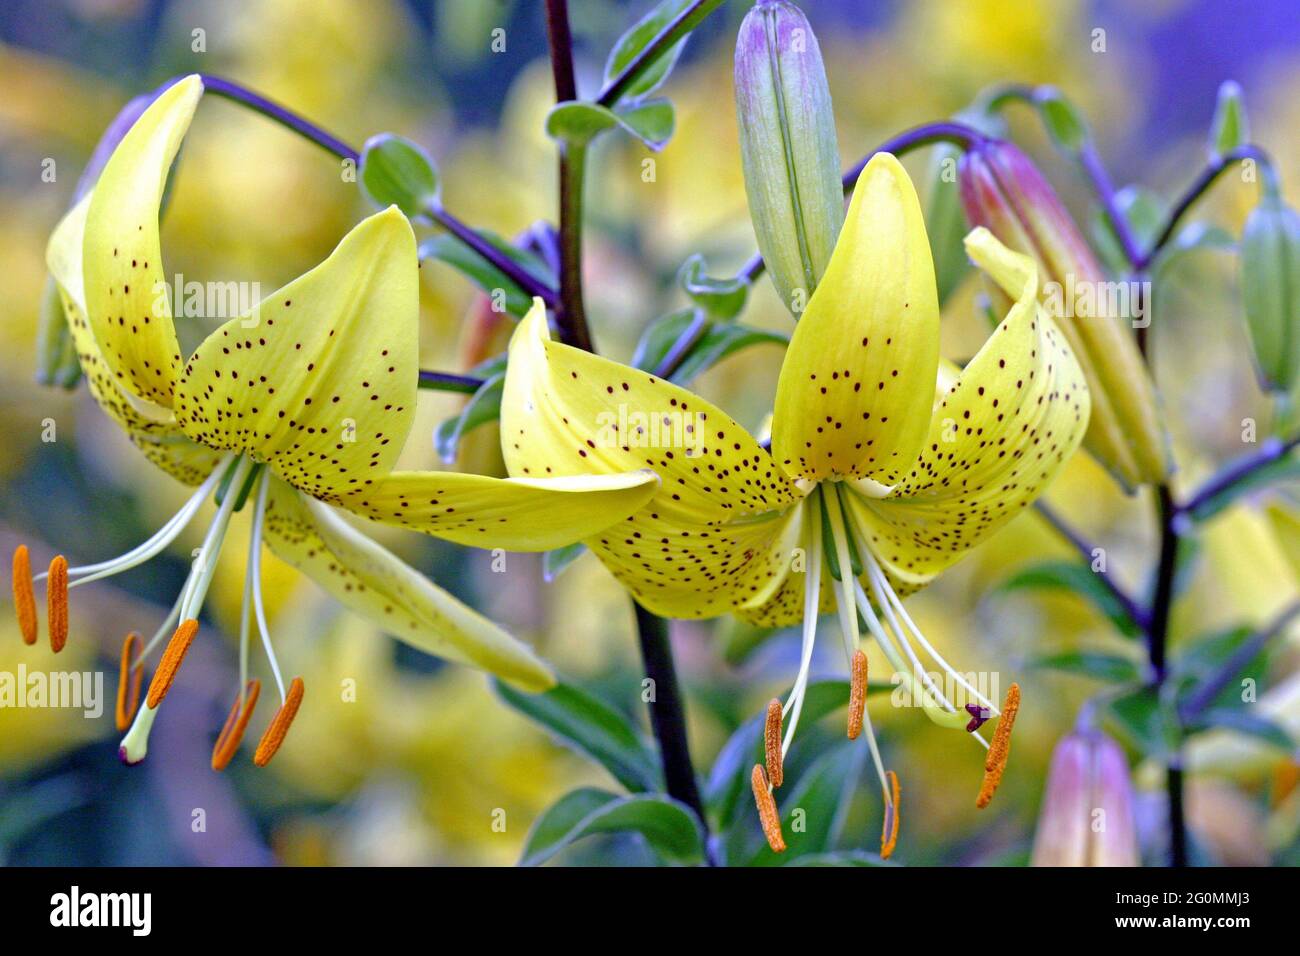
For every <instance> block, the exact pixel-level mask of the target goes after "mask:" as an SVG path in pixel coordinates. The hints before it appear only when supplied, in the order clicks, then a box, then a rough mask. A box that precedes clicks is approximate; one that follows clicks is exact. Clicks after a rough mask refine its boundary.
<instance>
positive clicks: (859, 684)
mask: <svg viewBox="0 0 1300 956" xmlns="http://www.w3.org/2000/svg"><path fill="white" fill-rule="evenodd" d="M852 671H853V677H852V682H851V683H850V685H849V740H857V739H858V735H859V734H861V733H862V710H863V708H865V707H866V706H867V655H866V654H864V653H862V651H856V652H854V654H853V667H852Z"/></svg>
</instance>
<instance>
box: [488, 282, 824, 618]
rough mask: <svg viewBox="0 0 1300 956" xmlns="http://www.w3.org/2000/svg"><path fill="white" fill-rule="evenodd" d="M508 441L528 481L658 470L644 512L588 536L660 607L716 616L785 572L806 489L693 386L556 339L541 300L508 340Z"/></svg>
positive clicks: (516, 467)
mask: <svg viewBox="0 0 1300 956" xmlns="http://www.w3.org/2000/svg"><path fill="white" fill-rule="evenodd" d="M501 445H502V451H503V452H504V455H505V460H506V465H507V467H508V468H509V469H510V473H511V474H512V475H515V476H520V477H549V476H556V475H573V474H583V473H586V474H622V473H625V472H628V471H631V470H633V469H639V468H650V469H651V470H653V471H654V472H656V473H657V474H658V475H659V478H660V482H661V484H660V486H659V488H658V489H657V490H656V492H655V494H654V495H653V497H651V499H650V500H649V501H648V502H647V503H646V504H645V505H643V506H642V507H641V508H640V510H638V511H637V512H636V513H635V514H633V515H632V516H631V517H630V518H629V519H628V520H627V521H624V522H622V523H620V524H617V525H614V526H613V527H611V528H609V529H607V530H605V531H604V532H602V533H600V534H598V535H594V536H592V537H590V538H588V539H587V544H588V546H590V547H591V549H592V550H593V551H594V552H595V553H596V554H597V555H598V556H599V557H600V558H601V559H602V560H603V561H604V562H605V564H606V566H607V567H609V568H610V570H611V571H613V573H614V575H615V576H616V577H617V578H618V579H619V580H620V581H621V582H622V583H623V584H624V586H626V587H627V588H628V589H629V590H630V591H631V592H632V594H633V596H635V597H636V598H637V600H639V601H641V602H642V603H643V604H644V605H645V606H646V607H648V608H649V609H650V610H652V611H655V612H657V613H660V614H667V615H672V616H675V617H691V618H696V617H712V616H714V615H717V614H720V613H723V612H725V611H728V610H730V609H732V608H735V607H739V606H742V605H744V604H746V603H748V602H751V601H756V600H760V599H763V598H765V597H767V596H768V595H769V594H770V593H771V591H772V590H774V589H775V588H776V587H777V586H779V584H780V582H781V581H782V580H784V577H785V575H786V569H787V568H788V566H789V563H790V556H789V555H788V554H783V553H782V551H781V542H783V541H785V540H786V533H787V531H788V529H789V527H790V522H791V520H794V519H792V518H790V517H789V515H788V514H787V512H789V511H790V509H791V506H792V505H793V504H795V503H796V502H797V501H799V500H800V499H801V498H802V493H801V492H800V491H799V490H798V489H797V488H796V487H795V486H794V484H793V483H792V482H791V481H790V480H789V479H788V478H786V476H785V475H784V474H782V472H781V469H780V468H778V467H777V466H776V463H775V462H773V461H772V458H771V456H770V455H769V454H768V453H767V451H766V450H764V449H763V448H762V446H760V445H759V444H758V442H757V441H755V440H754V438H753V437H752V436H751V435H750V434H749V433H748V432H747V431H746V430H745V429H744V428H743V427H741V426H740V425H739V424H737V423H736V422H735V421H734V420H733V419H732V418H731V417H730V416H729V415H727V414H726V413H725V412H723V411H722V410H721V409H719V408H717V407H715V406H713V405H711V404H710V403H708V402H706V401H704V400H703V399H701V398H699V397H697V396H696V395H693V394H692V393H690V392H688V391H686V390H685V389H683V388H679V387H678V386H676V385H672V384H670V383H668V382H665V381H663V380H662V379H659V378H656V377H655V376H652V375H647V374H646V373H645V372H641V371H638V370H637V369H633V368H628V367H627V366H624V365H619V364H618V363H617V362H611V361H609V360H608V359H603V358H600V357H598V356H595V355H592V354H590V353H588V352H583V351H581V350H579V349H574V348H571V347H569V346H566V345H562V344H560V343H557V342H552V341H551V339H550V333H549V332H548V330H547V326H546V312H545V310H544V308H543V307H542V305H541V303H540V302H538V303H536V304H534V306H533V309H532V310H531V311H530V312H529V314H528V316H527V317H526V318H525V319H524V321H523V322H522V323H520V325H519V328H518V329H516V330H515V334H514V337H513V338H512V339H511V342H510V361H509V365H508V367H507V371H506V382H505V392H504V396H503V399H502V404H501ZM796 523H797V522H796ZM795 540H796V541H797V537H796V538H795ZM791 547H793V545H791Z"/></svg>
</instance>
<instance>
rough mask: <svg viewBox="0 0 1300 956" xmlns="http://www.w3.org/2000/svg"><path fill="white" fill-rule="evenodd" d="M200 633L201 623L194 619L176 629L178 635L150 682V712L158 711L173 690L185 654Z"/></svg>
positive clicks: (146, 700)
mask: <svg viewBox="0 0 1300 956" xmlns="http://www.w3.org/2000/svg"><path fill="white" fill-rule="evenodd" d="M198 633H199V622H198V621H196V620H194V618H192V617H191V618H186V619H185V620H183V621H181V626H180V627H178V628H176V633H175V634H173V635H172V639H171V641H169V642H168V644H167V650H165V651H163V656H162V660H160V661H159V662H158V669H157V670H156V671H154V673H153V680H152V681H150V682H149V696H148V697H146V698H145V704H146V705H147V706H148V708H149V709H150V710H156V709H157V708H158V705H159V704H161V703H162V702H163V698H164V697H166V696H167V691H169V690H171V686H172V681H173V680H175V679H176V672H177V671H178V670H179V669H180V666H181V661H183V660H185V652H186V651H188V650H189V649H190V644H192V643H193V642H194V635H196V634H198Z"/></svg>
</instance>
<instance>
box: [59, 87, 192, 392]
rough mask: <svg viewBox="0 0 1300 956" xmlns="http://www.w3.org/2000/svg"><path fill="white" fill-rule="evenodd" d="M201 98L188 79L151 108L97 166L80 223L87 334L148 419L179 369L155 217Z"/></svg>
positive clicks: (167, 91)
mask: <svg viewBox="0 0 1300 956" xmlns="http://www.w3.org/2000/svg"><path fill="white" fill-rule="evenodd" d="M202 95H203V84H202V82H201V81H200V80H199V78H198V76H189V77H186V78H185V79H183V80H179V81H177V82H176V83H174V84H172V86H171V87H170V88H168V89H167V90H166V91H165V92H163V93H162V94H161V95H160V96H159V97H158V98H157V99H156V100H154V102H153V104H152V105H150V107H149V108H148V109H147V110H145V111H144V114H143V115H142V116H141V117H140V118H139V119H138V120H136V122H135V125H133V126H132V127H131V129H130V130H129V131H128V132H127V134H126V136H125V137H123V139H122V142H121V143H119V144H118V147H117V149H116V150H114V152H113V155H112V156H111V157H110V158H109V160H108V163H107V164H106V165H105V166H104V171H103V172H102V173H101V174H100V177H99V180H98V182H97V183H96V185H95V189H94V192H93V194H92V199H91V201H90V207H89V210H88V212H87V216H86V225H85V230H86V232H85V246H84V251H85V266H84V268H85V281H86V288H85V295H86V314H87V316H89V320H90V327H91V329H92V330H93V331H94V335H95V340H96V341H97V342H98V343H99V350H100V352H101V354H102V357H103V360H104V363H105V365H106V366H107V368H108V371H109V372H110V373H111V374H112V376H113V378H114V380H115V381H116V382H117V384H118V386H119V387H120V388H121V390H122V392H123V394H125V395H127V396H128V398H129V399H135V400H138V402H137V404H139V405H140V406H141V407H142V408H143V409H144V410H145V412H146V414H152V415H154V416H155V417H162V416H163V412H164V410H165V409H168V408H170V407H171V405H172V398H173V394H174V391H175V387H176V382H177V379H178V378H179V377H180V370H181V364H182V361H181V352H180V346H179V345H178V344H177V341H176V329H175V327H174V326H173V325H172V313H171V305H170V303H169V302H168V301H167V295H166V291H167V280H166V272H165V270H164V269H163V262H162V250H161V247H160V244H159V239H158V209H159V206H160V205H161V204H162V195H163V188H164V186H165V185H166V183H167V173H168V170H169V169H170V168H171V164H172V160H173V159H174V158H175V156H176V151H177V150H178V149H179V148H180V144H181V139H182V138H183V137H184V136H185V132H186V130H188V129H189V125H190V120H191V119H192V118H193V116H194V109H195V107H196V106H198V102H199V97H200V96H202Z"/></svg>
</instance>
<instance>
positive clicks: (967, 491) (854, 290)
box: [501, 154, 1090, 851]
mask: <svg viewBox="0 0 1300 956" xmlns="http://www.w3.org/2000/svg"><path fill="white" fill-rule="evenodd" d="M966 248H967V252H968V254H969V255H970V256H971V258H972V259H973V260H974V261H975V262H976V264H977V265H979V266H980V267H981V268H982V269H984V270H985V271H986V272H987V273H988V274H989V276H990V277H991V278H992V279H993V280H994V281H995V282H996V283H998V285H1000V286H1001V287H1002V288H1003V289H1004V290H1005V291H1006V292H1007V294H1008V296H1009V297H1010V299H1011V301H1012V303H1013V304H1012V306H1011V308H1010V310H1009V311H1008V313H1007V315H1006V317H1005V318H1004V319H1003V321H1002V323H1001V324H1000V325H999V326H998V328H997V330H996V331H995V332H994V333H993V334H992V335H991V336H990V338H989V339H988V341H987V343H986V344H985V345H984V346H983V348H982V349H981V350H980V352H979V353H978V354H977V355H976V356H975V357H974V358H973V359H972V360H971V362H970V363H969V364H968V365H967V366H966V368H965V369H964V370H961V371H958V370H956V369H955V368H948V367H946V366H944V365H941V362H940V358H939V305H938V296H937V293H936V290H935V280H934V269H933V264H932V262H931V258H930V251H929V245H928V242H927V239H926V233H925V225H924V222H923V220H922V216H921V209H920V203H919V201H918V200H917V196H916V192H915V190H914V188H913V186H912V183H911V181H910V180H909V179H908V176H907V174H906V172H905V171H904V170H903V168H902V166H901V165H900V164H899V163H898V161H897V160H896V159H895V158H894V157H893V156H890V155H887V154H882V155H878V156H876V157H874V158H873V159H872V160H871V162H869V163H868V164H867V166H866V168H865V169H864V170H863V172H862V174H861V177H860V178H859V180H858V184H857V188H856V190H855V191H854V194H853V199H852V202H851V203H850V205H849V209H848V213H847V217H846V220H845V223H844V227H843V231H842V232H841V233H840V236H839V240H838V242H837V244H836V246H835V250H834V253H833V254H832V256H831V259H830V262H829V265H828V267H827V269H826V272H825V274H824V276H823V277H822V280H821V282H820V283H819V284H818V286H817V290H816V292H815V293H814V294H813V296H812V297H811V299H810V301H809V303H808V306H807V309H806V311H805V313H804V315H803V317H802V318H801V319H800V320H799V324H798V326H797V327H796V329H795V332H794V336H793V338H792V340H791V343H790V347H789V351H788V352H787V354H786V358H785V362H784V365H783V366H782V369H781V374H780V379H779V382H778V385H777V393H776V402H775V411H774V416H773V422H772V451H771V452H770V453H769V452H768V450H767V449H766V448H764V447H763V446H762V445H761V444H760V443H759V441H758V440H757V439H756V438H754V437H753V436H752V435H750V434H749V433H748V432H747V431H746V430H745V429H744V428H743V427H741V426H740V425H739V424H737V423H736V422H735V421H734V420H733V419H731V418H730V417H729V416H728V415H727V414H726V413H725V412H723V411H722V410H721V409H719V408H717V407H715V406H713V405H712V404H710V403H709V402H707V401H705V400H703V399H701V398H699V397H698V396H696V395H694V394H692V393H691V392H688V391H686V390H685V389H683V388H679V387H678V386H676V385H673V384H672V383H670V382H666V381H663V380H662V379H659V378H656V377H654V376H652V375H648V374H646V373H644V372H641V371H638V370H636V369H632V368H628V367H626V366H623V365H620V364H618V363H616V362H612V361H609V360H607V359H603V358H600V357H598V356H595V355H591V354H589V353H586V352H582V351H579V350H577V349H574V348H570V347H568V346H566V345H563V344H560V343H558V342H554V341H552V340H551V338H550V334H549V331H548V329H547V323H546V316H545V312H544V310H543V309H542V306H541V304H540V303H537V304H535V305H534V308H533V310H532V311H531V313H530V314H529V315H528V316H527V317H526V318H525V319H524V321H523V322H522V323H521V324H520V326H519V328H518V329H517V330H516V332H515V335H514V337H513V339H512V341H511V346H510V361H509V366H508V370H507V374H506V382H505V392H504V400H503V402H502V417H501V434H502V448H503V452H504V454H505V459H506V464H507V466H508V468H509V470H510V473H511V474H512V475H516V476H538V475H548V476H549V475H570V474H610V475H613V474H621V473H626V472H629V471H631V470H633V469H637V468H645V467H649V468H652V469H654V470H655V471H656V472H657V473H658V474H659V476H660V478H661V479H662V485H661V486H660V488H659V489H658V490H657V491H656V493H655V495H654V497H653V498H652V499H651V500H650V501H649V503H648V504H646V506H645V507H643V508H642V509H641V510H640V511H638V512H637V513H636V514H634V515H633V516H632V517H631V518H629V519H628V520H627V521H625V522H623V523H621V524H618V525H615V526H613V527H611V528H610V529H608V530H607V531H605V532H603V533H601V534H598V535H595V536H592V537H589V538H587V539H586V543H587V544H588V545H589V546H590V547H591V549H592V550H593V551H594V552H596V554H597V555H598V556H599V557H600V558H601V560H602V561H603V562H604V563H605V565H606V566H607V567H608V568H609V569H610V570H611V571H612V572H613V573H614V575H615V576H616V577H617V578H618V579H619V580H620V581H621V582H622V583H623V584H624V586H626V587H627V588H628V590H629V591H631V593H632V594H633V595H634V596H635V597H636V599H637V600H638V601H639V602H641V603H642V604H643V605H644V606H645V607H647V608H648V609H650V610H652V611H654V612H656V613H659V614H662V615H666V616H670V617H680V618H702V617H712V616H715V615H718V614H721V613H726V612H732V613H735V614H737V615H739V616H740V617H742V618H744V619H746V620H750V621H754V622H759V623H763V624H769V625H785V624H791V623H795V622H798V621H800V620H802V623H803V647H802V656H801V663H800V668H799V674H798V677H797V678H796V680H795V683H794V687H793V689H792V691H791V693H790V695H789V697H788V698H787V699H786V701H785V702H784V705H780V704H779V702H773V709H772V710H771V711H770V712H769V726H768V731H769V734H768V741H769V746H768V754H769V760H768V767H767V768H766V773H764V772H763V770H764V768H763V767H761V766H760V767H756V768H755V795H756V798H757V800H758V803H759V809H760V815H761V816H762V817H763V819H764V821H765V827H764V829H765V831H766V832H767V835H768V838H769V841H770V842H772V844H773V848H774V849H778V848H779V847H780V846H783V844H782V843H781V834H780V831H779V824H775V825H774V824H773V821H774V820H777V819H779V818H778V817H777V815H776V812H775V807H774V805H773V803H772V796H771V791H772V788H773V786H779V784H780V778H781V775H782V774H781V761H782V760H783V758H784V756H785V754H786V753H787V752H788V750H789V747H790V743H791V740H792V739H793V736H794V731H795V726H796V724H797V722H798V718H799V711H800V707H801V705H802V702H803V698H804V694H805V691H806V689H807V687H808V677H809V667H810V663H811V660H812V653H813V645H814V640H815V637H816V629H817V616H818V613H819V612H820V611H821V610H829V609H830V608H831V607H835V608H837V610H838V614H839V622H840V628H841V631H842V634H843V639H844V651H845V656H846V659H847V661H848V662H849V664H850V671H851V673H852V675H853V678H854V679H853V689H854V693H853V696H852V699H851V702H850V717H849V724H850V736H856V733H855V731H857V730H859V729H863V728H865V729H866V731H867V739H868V743H869V746H870V748H871V752H872V756H873V758H874V763H875V768H876V772H877V774H878V775H879V777H880V782H881V787H882V791H883V796H884V802H885V804H886V807H887V812H886V834H885V837H884V839H883V844H884V849H885V850H886V851H888V850H891V849H892V844H893V836H894V835H896V830H897V813H896V807H895V804H896V793H897V779H896V778H895V777H893V775H892V773H890V774H887V773H886V771H885V769H884V767H883V765H882V762H881V760H880V755H879V752H878V750H877V748H876V745H875V741H874V737H873V735H872V733H871V726H870V720H869V719H867V716H866V714H865V713H864V709H863V704H864V699H865V684H866V673H865V672H866V667H865V665H866V657H865V656H864V655H863V652H862V651H861V649H860V648H859V632H858V627H859V625H858V621H859V614H860V615H861V617H862V619H863V620H865V622H866V624H867V627H868V630H869V631H870V633H871V636H872V637H874V638H875V640H876V642H877V643H878V645H879V646H880V649H881V650H882V651H883V653H884V654H885V656H886V658H887V659H888V660H889V661H890V663H891V664H892V665H893V667H894V668H895V669H896V670H897V671H898V672H899V673H900V674H901V675H902V678H901V679H902V680H903V682H904V684H905V685H907V687H908V688H909V689H910V690H911V691H912V694H913V696H912V700H913V701H919V702H920V703H921V706H922V707H923V708H924V711H925V713H926V714H927V715H928V716H929V717H931V719H933V720H935V721H936V722H937V723H939V724H941V725H942V726H945V727H953V728H965V729H966V730H968V731H970V732H971V734H972V736H975V737H976V738H977V739H980V741H981V742H982V743H983V738H982V737H980V736H979V734H978V732H977V731H978V728H979V726H980V724H981V723H983V722H984V721H985V720H987V719H989V717H990V716H994V715H998V714H999V713H1001V720H1000V721H999V725H998V728H997V734H996V735H995V738H994V740H993V742H992V745H991V747H990V750H989V755H988V759H987V762H986V770H987V773H986V779H985V783H984V787H983V789H982V792H981V796H980V800H979V803H980V805H983V804H985V803H987V801H988V799H989V798H990V797H991V796H992V791H993V789H994V788H995V787H996V785H997V782H998V779H999V778H1000V776H1001V773H1002V768H1003V766H1004V764H1005V760H1006V756H1007V752H1008V751H1007V748H1008V741H1009V733H1010V729H1011V724H1012V721H1013V719H1014V714H1015V710H1016V708H1017V706H1018V701H1019V690H1018V688H1017V687H1016V686H1015V685H1012V687H1011V688H1010V690H1009V691H1008V695H1007V702H1006V703H1005V704H1004V708H1003V710H1002V711H999V709H998V708H997V707H995V706H994V705H993V703H992V701H990V700H989V699H988V697H987V696H985V695H984V694H983V693H981V692H980V691H979V690H978V689H977V688H976V687H974V686H973V684H972V683H971V682H970V681H969V680H967V679H966V678H965V677H963V676H962V675H961V674H959V673H957V671H955V670H954V669H953V668H952V667H950V666H949V665H948V664H947V662H946V661H944V660H943V659H942V657H940V656H939V655H938V654H937V653H936V652H935V651H934V648H933V647H932V646H931V645H930V643H929V642H928V641H927V640H926V639H925V637H924V635H922V634H921V633H920V631H919V629H918V628H917V627H916V625H915V624H914V622H913V621H912V619H911V617H910V616H909V615H908V613H907V611H906V610H905V609H904V607H903V604H902V600H901V598H902V597H903V596H905V595H907V594H909V593H911V592H913V591H915V590H917V589H919V588H921V587H923V586H924V585H925V584H927V583H928V582H930V581H931V580H933V579H934V578H935V577H936V576H937V575H938V574H939V573H940V572H941V571H943V570H944V569H945V568H947V567H948V566H949V565H951V564H952V563H953V562H954V561H956V560H957V559H958V558H959V557H961V555H962V554H964V553H965V552H966V551H968V550H969V549H970V548H972V547H973V546H974V545H976V544H977V543H979V542H980V541H981V540H983V539H984V538H986V537H987V536H988V535H989V534H991V533H992V532H993V531H995V530H996V529H997V528H999V527H1000V526H1001V525H1003V524H1004V523H1006V522H1007V521H1008V520H1010V519H1011V518H1012V517H1014V516H1015V515H1017V514H1019V513H1020V512H1021V511H1022V510H1023V509H1024V508H1025V507H1027V506H1028V505H1029V504H1030V503H1031V502H1032V501H1033V500H1034V499H1035V498H1036V497H1037V496H1038V495H1039V494H1040V493H1041V492H1042V491H1043V490H1044V488H1045V487H1046V486H1047V485H1048V483H1049V482H1050V481H1051V480H1052V479H1053V478H1054V477H1055V475H1056V474H1057V472H1058V471H1059V469H1060V468H1061V466H1062V464H1063V463H1064V462H1065V461H1066V459H1067V458H1068V457H1069V456H1070V454H1071V453H1072V452H1073V451H1074V450H1075V448H1076V447H1077V446H1078V444H1079V441H1080V439H1081V438H1082V436H1083V434H1084V431H1085V430H1086V428H1087V424H1088V413H1089V409H1090V405H1089V397H1088V391H1087V386H1086V384H1085V382H1084V378H1083V374H1082V372H1081V370H1080V367H1079V364H1078V362H1077V361H1076V360H1075V358H1074V356H1073V354H1072V353H1071V352H1070V350H1069V347H1068V345H1067V343H1066V340H1065V338H1064V337H1063V336H1062V334H1061V332H1060V330H1059V329H1058V328H1057V327H1056V325H1055V324H1054V323H1053V321H1052V320H1051V319H1050V317H1049V316H1048V315H1047V314H1046V313H1045V312H1044V311H1043V310H1042V309H1041V308H1040V306H1039V305H1038V302H1037V299H1036V295H1037V292H1038V278H1037V270H1036V267H1035V265H1034V263H1033V261H1032V260H1030V259H1029V258H1027V257H1026V256H1023V255H1020V254H1017V253H1014V252H1011V251H1010V250H1008V249H1007V248H1006V247H1005V246H1003V245H1001V244H1000V243H999V242H998V241H997V240H996V239H995V238H994V237H993V236H992V234H990V233H989V232H988V231H987V230H985V229H977V230H975V231H974V232H972V233H971V234H970V235H969V236H968V237H967V240H966ZM665 436H667V438H665ZM823 558H825V559H826V560H825V562H824V561H823ZM824 566H826V567H827V568H828V570H829V572H830V573H829V574H828V575H825V576H824V575H823V574H822V569H823V567H824ZM848 569H851V573H846V572H847V570H848ZM918 649H919V650H918ZM922 653H923V654H925V655H927V656H928V657H929V658H930V660H931V661H933V663H934V665H935V666H936V667H937V669H938V670H939V671H941V672H943V674H944V675H946V676H947V678H948V680H949V682H950V683H951V684H952V685H954V686H955V687H956V689H957V690H958V691H960V692H961V693H962V694H963V695H965V696H966V697H968V698H969V699H970V701H971V703H969V704H967V705H966V707H965V708H964V709H959V708H958V707H957V706H956V705H955V704H954V703H953V702H952V700H950V699H949V697H948V696H947V694H946V693H945V692H944V691H943V690H942V689H941V688H940V687H938V685H937V684H936V683H935V682H934V681H933V680H931V678H930V677H929V676H928V675H927V674H926V670H927V668H926V667H924V666H923V665H922V663H921V656H920V655H921V654H922ZM994 693H996V691H995V692H994ZM954 696H956V694H954ZM785 721H788V729H786V730H785V731H784V738H783V739H782V738H781V732H782V724H783V723H784V722H785ZM984 745H985V746H986V747H989V746H990V745H989V744H987V743H985V744H984ZM774 827H775V828H774Z"/></svg>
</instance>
